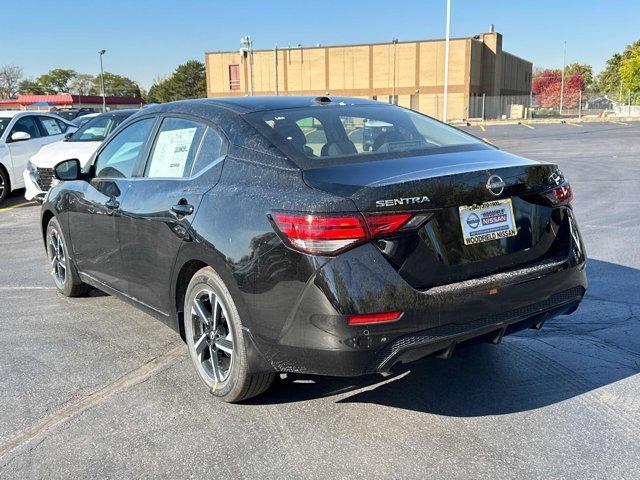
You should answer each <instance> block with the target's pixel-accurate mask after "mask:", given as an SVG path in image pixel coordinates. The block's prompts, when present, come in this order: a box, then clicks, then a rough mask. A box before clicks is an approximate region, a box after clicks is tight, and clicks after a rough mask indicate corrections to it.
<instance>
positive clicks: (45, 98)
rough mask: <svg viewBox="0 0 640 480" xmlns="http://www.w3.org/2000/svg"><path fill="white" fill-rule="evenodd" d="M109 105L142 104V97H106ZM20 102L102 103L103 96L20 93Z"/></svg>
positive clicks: (58, 103) (25, 103) (29, 103)
mask: <svg viewBox="0 0 640 480" xmlns="http://www.w3.org/2000/svg"><path fill="white" fill-rule="evenodd" d="M105 102H106V104H107V105H140V104H141V103H142V99H141V98H136V97H106V98H105ZM18 103H20V104H21V105H32V104H34V103H48V104H49V105H73V104H77V103H78V104H83V105H102V97H101V96H99V95H82V96H80V95H70V94H68V93H61V94H59V95H20V96H19V97H18Z"/></svg>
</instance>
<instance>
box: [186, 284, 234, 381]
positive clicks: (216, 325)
mask: <svg viewBox="0 0 640 480" xmlns="http://www.w3.org/2000/svg"><path fill="white" fill-rule="evenodd" d="M228 318H229V317H228V316H227V312H226V310H225V308H224V306H223V305H222V303H221V302H220V301H219V300H218V297H217V296H216V294H215V293H214V292H213V291H212V290H209V289H203V290H200V291H198V292H197V293H196V294H195V295H194V298H193V302H192V307H191V321H192V325H193V348H194V350H195V353H196V357H197V359H198V368H199V369H200V370H201V373H203V374H204V375H205V376H206V377H208V378H209V379H210V380H211V381H213V382H217V383H220V382H224V381H225V380H226V379H227V378H228V377H229V374H230V373H231V366H232V364H233V334H232V332H231V326H230V325H229V320H228Z"/></svg>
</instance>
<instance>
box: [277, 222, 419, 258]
mask: <svg viewBox="0 0 640 480" xmlns="http://www.w3.org/2000/svg"><path fill="white" fill-rule="evenodd" d="M429 217H430V214H424V213H420V214H414V213H383V214H366V215H364V216H362V215H360V214H359V213H354V214H335V215H326V214H310V213H297V212H272V213H271V218H272V219H273V223H274V224H275V226H276V228H277V229H278V230H279V231H280V232H281V233H282V235H283V236H284V237H285V239H286V240H287V242H288V243H289V244H290V245H291V246H292V247H293V248H295V249H297V250H300V251H302V252H305V253H311V254H314V255H335V254H336V253H339V252H341V251H344V250H345V249H347V248H349V247H353V246H355V245H357V244H359V243H362V242H366V241H368V240H371V239H373V238H379V237H382V236H386V235H390V234H393V233H398V232H402V231H407V230H412V229H415V228H417V227H419V226H420V225H422V224H423V223H424V222H425V221H426V220H427V219H428V218H429Z"/></svg>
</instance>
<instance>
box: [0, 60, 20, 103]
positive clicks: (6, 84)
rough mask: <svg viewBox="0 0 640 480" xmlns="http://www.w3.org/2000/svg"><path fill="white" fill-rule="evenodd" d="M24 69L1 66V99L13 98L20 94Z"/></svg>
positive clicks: (15, 66) (13, 66)
mask: <svg viewBox="0 0 640 480" xmlns="http://www.w3.org/2000/svg"><path fill="white" fill-rule="evenodd" d="M20 79H22V68H20V67H18V66H17V65H3V66H0V98H13V97H15V96H16V95H17V94H18V86H19V85H20Z"/></svg>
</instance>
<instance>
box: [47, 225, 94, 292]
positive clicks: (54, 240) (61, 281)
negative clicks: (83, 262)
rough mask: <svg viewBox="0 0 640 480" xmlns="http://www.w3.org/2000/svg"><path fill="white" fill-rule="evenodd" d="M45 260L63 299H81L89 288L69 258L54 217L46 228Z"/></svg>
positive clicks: (60, 230) (65, 243)
mask: <svg viewBox="0 0 640 480" xmlns="http://www.w3.org/2000/svg"><path fill="white" fill-rule="evenodd" d="M46 241H47V258H48V259H49V263H50V264H51V275H52V276H53V281H54V283H55V285H56V288H57V289H58V291H59V292H60V293H61V294H62V295H64V296H65V297H81V296H83V295H86V294H87V293H88V292H89V290H91V287H90V286H89V285H87V284H86V283H82V281H81V280H80V276H79V275H78V271H77V270H76V267H75V265H74V264H73V261H72V260H71V257H70V256H69V255H68V252H69V247H68V244H67V241H66V240H65V238H64V234H63V233H62V229H61V228H60V223H59V222H58V220H57V219H56V218H55V217H54V218H52V219H51V220H50V221H49V225H48V226H47V236H46Z"/></svg>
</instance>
